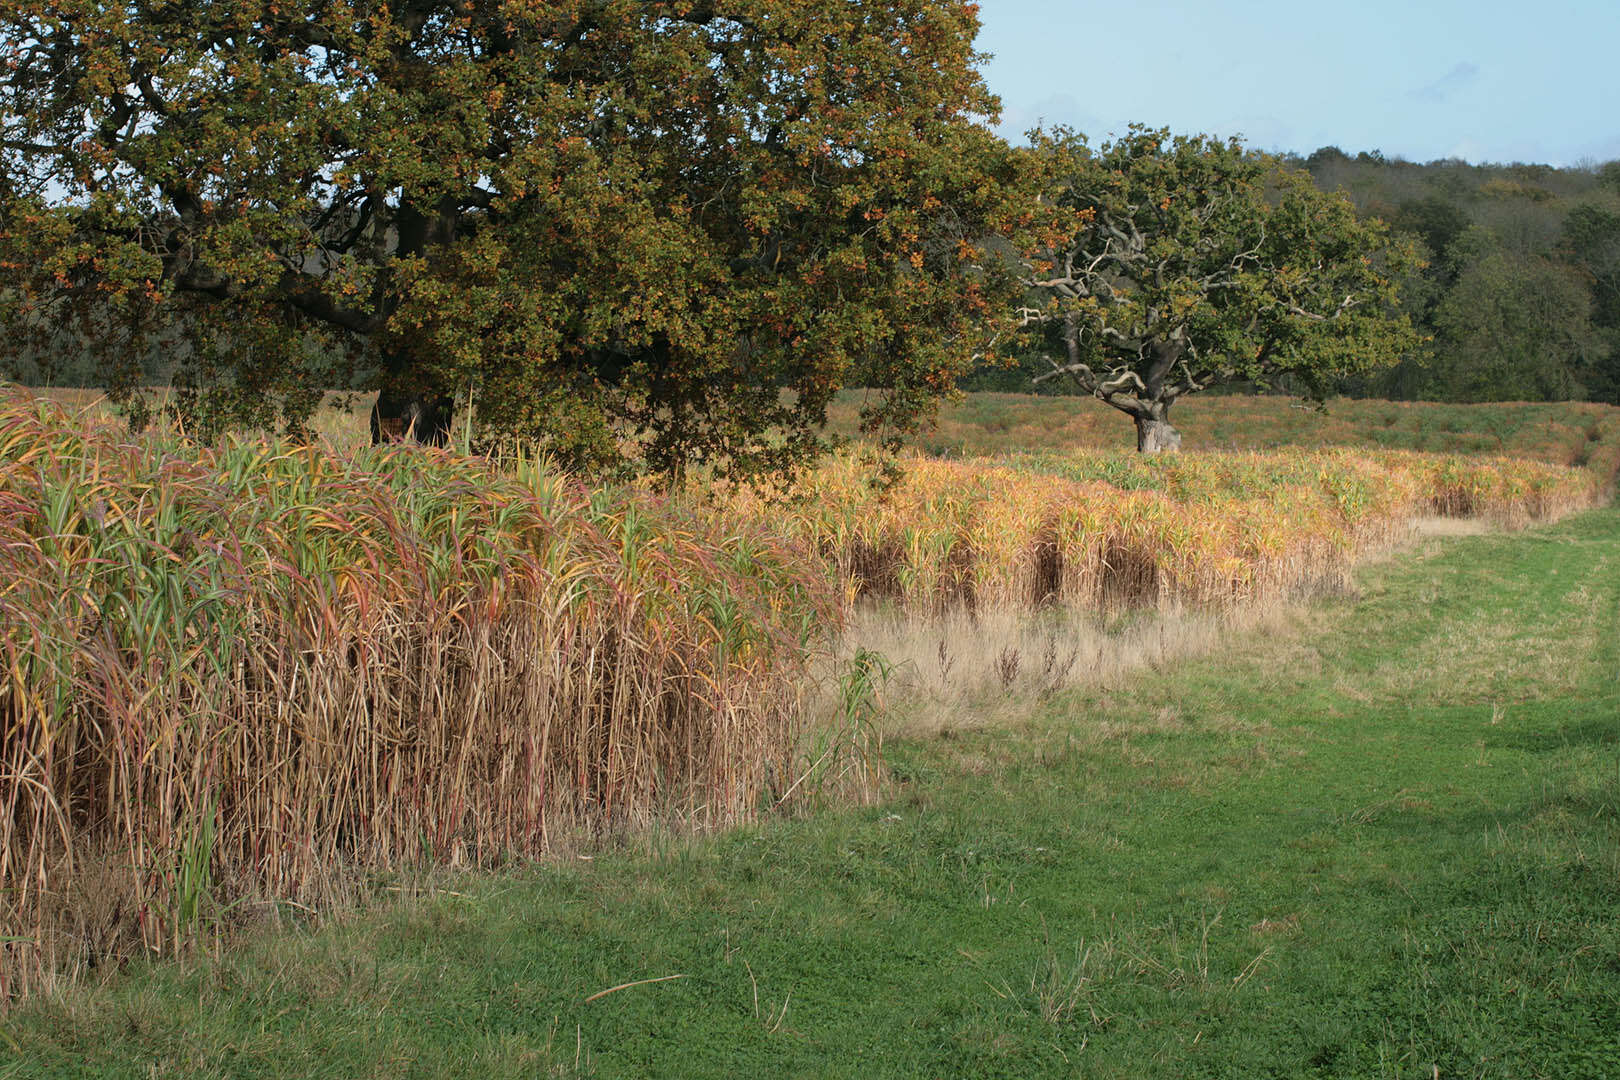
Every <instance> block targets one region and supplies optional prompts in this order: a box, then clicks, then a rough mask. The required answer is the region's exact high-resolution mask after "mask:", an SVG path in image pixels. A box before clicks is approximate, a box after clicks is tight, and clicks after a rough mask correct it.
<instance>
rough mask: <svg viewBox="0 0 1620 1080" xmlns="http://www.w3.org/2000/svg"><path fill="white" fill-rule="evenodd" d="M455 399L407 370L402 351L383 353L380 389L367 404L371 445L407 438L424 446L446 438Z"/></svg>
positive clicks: (408, 364) (406, 358) (408, 360)
mask: <svg viewBox="0 0 1620 1080" xmlns="http://www.w3.org/2000/svg"><path fill="white" fill-rule="evenodd" d="M455 406H456V401H455V398H454V397H452V396H451V395H449V394H446V393H444V392H443V391H441V390H438V389H436V388H434V387H432V386H431V385H427V384H425V381H424V380H423V379H422V378H421V377H419V376H417V377H413V376H412V373H411V358H410V357H409V356H408V355H407V354H406V353H405V352H404V351H402V350H395V349H385V350H384V352H383V379H382V390H381V392H380V393H378V395H377V403H376V404H375V405H373V406H372V407H371V445H373V446H376V445H378V444H380V443H388V442H400V441H402V440H405V439H410V440H413V441H415V442H418V443H422V444H423V445H426V446H444V445H446V444H447V443H448V442H449V441H450V421H451V419H452V418H453V417H454V416H455Z"/></svg>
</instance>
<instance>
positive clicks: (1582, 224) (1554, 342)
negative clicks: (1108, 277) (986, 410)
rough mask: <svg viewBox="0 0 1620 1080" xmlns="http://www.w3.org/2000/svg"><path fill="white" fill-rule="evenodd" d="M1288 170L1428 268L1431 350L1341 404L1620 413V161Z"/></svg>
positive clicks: (1359, 161) (1418, 298) (1319, 156)
mask: <svg viewBox="0 0 1620 1080" xmlns="http://www.w3.org/2000/svg"><path fill="white" fill-rule="evenodd" d="M1283 160H1284V162H1285V163H1286V164H1288V165H1292V166H1294V167H1297V168H1302V169H1305V170H1307V171H1308V172H1309V173H1310V174H1311V176H1312V177H1313V178H1314V179H1315V181H1316V183H1317V185H1318V186H1319V187H1321V188H1322V189H1324V190H1327V191H1335V190H1339V191H1343V192H1345V193H1346V194H1348V195H1349V196H1350V197H1351V198H1352V199H1353V200H1354V201H1355V204H1356V206H1357V208H1358V209H1359V210H1360V211H1361V213H1362V214H1364V215H1367V216H1371V217H1378V218H1381V219H1383V220H1384V221H1386V222H1388V223H1389V224H1390V225H1391V226H1393V227H1394V228H1395V229H1398V230H1400V231H1402V232H1404V233H1407V234H1408V235H1410V236H1411V237H1412V238H1413V239H1414V240H1415V241H1417V242H1418V243H1419V244H1421V249H1420V250H1421V253H1422V255H1423V257H1424V259H1425V261H1426V263H1427V266H1426V267H1425V268H1424V269H1423V270H1421V271H1419V272H1418V273H1416V274H1414V275H1412V276H1410V277H1409V278H1408V279H1407V280H1406V281H1404V282H1403V283H1402V288H1401V296H1402V304H1403V307H1404V308H1405V310H1406V312H1407V313H1408V314H1409V315H1410V317H1411V319H1412V321H1413V323H1414V325H1415V326H1416V327H1417V328H1418V330H1419V333H1420V344H1419V345H1418V347H1417V348H1416V349H1415V350H1413V351H1412V352H1411V353H1409V354H1408V355H1406V356H1404V357H1403V358H1402V359H1401V361H1400V362H1399V363H1398V364H1396V365H1395V366H1394V367H1391V368H1388V369H1385V370H1383V371H1380V372H1378V373H1377V374H1375V375H1372V376H1369V377H1363V378H1359V379H1354V380H1348V381H1346V382H1345V383H1344V384H1343V385H1341V387H1340V390H1341V392H1342V393H1344V394H1345V395H1348V396H1352V397H1382V398H1393V399H1398V400H1433V401H1562V400H1571V399H1573V400H1591V401H1604V402H1611V403H1617V404H1620V161H1612V162H1609V163H1608V164H1606V165H1601V166H1597V165H1593V166H1583V167H1579V168H1569V169H1557V168H1553V167H1552V166H1550V165H1523V164H1512V165H1470V164H1468V163H1466V162H1463V161H1457V160H1450V161H1434V162H1429V163H1428V164H1417V163H1415V162H1410V161H1402V160H1400V159H1398V158H1397V159H1388V158H1385V157H1383V156H1382V155H1381V154H1379V153H1377V152H1372V153H1360V154H1356V155H1354V156H1352V155H1350V154H1346V153H1345V152H1343V151H1342V150H1339V149H1338V148H1337V147H1324V148H1323V149H1321V150H1318V151H1316V152H1315V153H1313V154H1311V155H1310V156H1309V157H1299V156H1294V155H1290V156H1286V157H1284V159H1283ZM1045 366H1046V365H1045V364H1044V362H1042V361H1041V360H1040V359H1039V358H1036V357H1031V358H1029V360H1028V362H1027V363H1026V365H1025V367H1024V369H1023V370H1021V371H1017V372H1011V371H1002V372H989V371H986V372H981V373H978V374H977V375H975V376H973V377H972V378H971V379H970V381H969V383H968V384H967V385H968V386H969V388H972V389H1003V390H1013V389H1025V388H1027V380H1028V376H1029V374H1030V373H1032V372H1034V371H1039V370H1041V369H1043V368H1044V367H1045ZM1049 385H1050V386H1051V388H1052V392H1062V391H1063V390H1065V389H1066V388H1065V387H1063V386H1062V385H1060V384H1058V383H1053V384H1049ZM1280 389H1285V390H1286V389H1287V387H1281V388H1280Z"/></svg>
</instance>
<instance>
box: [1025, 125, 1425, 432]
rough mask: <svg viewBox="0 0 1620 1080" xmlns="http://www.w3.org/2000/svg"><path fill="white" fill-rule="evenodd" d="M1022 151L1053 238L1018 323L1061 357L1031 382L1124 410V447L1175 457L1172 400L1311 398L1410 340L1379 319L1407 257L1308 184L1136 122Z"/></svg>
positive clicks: (1265, 164) (1040, 256) (1390, 320)
mask: <svg viewBox="0 0 1620 1080" xmlns="http://www.w3.org/2000/svg"><path fill="white" fill-rule="evenodd" d="M1033 153H1034V154H1035V155H1037V156H1038V157H1040V158H1042V159H1043V160H1044V164H1045V165H1046V166H1047V167H1048V168H1049V169H1050V170H1051V175H1052V176H1053V177H1054V178H1055V181H1056V183H1055V188H1054V191H1053V194H1052V196H1051V198H1052V199H1053V200H1054V201H1055V203H1056V204H1057V206H1058V207H1059V208H1060V209H1063V210H1066V211H1067V212H1068V214H1069V221H1070V226H1069V228H1068V229H1067V230H1066V239H1065V240H1064V241H1063V242H1061V243H1059V244H1058V245H1056V246H1054V247H1051V248H1047V249H1045V250H1041V251H1038V252H1037V253H1036V255H1035V257H1034V258H1033V259H1032V260H1030V262H1029V263H1028V267H1027V269H1028V273H1027V276H1026V278H1025V281H1024V285H1025V288H1026V289H1027V290H1028V294H1027V295H1028V296H1029V298H1030V301H1031V302H1030V304H1029V306H1027V307H1024V308H1022V309H1021V310H1020V312H1019V322H1020V323H1021V325H1023V326H1025V327H1031V328H1037V329H1038V331H1039V332H1040V333H1042V334H1043V335H1044V337H1045V339H1046V340H1047V341H1048V342H1050V343H1053V344H1061V346H1062V348H1063V350H1064V358H1063V361H1062V362H1061V363H1058V362H1056V361H1054V362H1053V371H1052V372H1050V373H1049V374H1047V375H1044V376H1040V378H1042V379H1045V378H1052V377H1056V376H1060V375H1061V376H1065V377H1068V378H1072V379H1073V380H1074V381H1075V383H1076V384H1077V385H1078V386H1079V388H1080V389H1081V390H1082V391H1083V392H1084V393H1086V394H1090V395H1092V396H1094V397H1097V398H1099V399H1101V400H1102V401H1104V402H1106V403H1108V404H1109V405H1112V406H1113V407H1114V408H1116V409H1119V410H1120V411H1122V412H1124V413H1127V414H1128V415H1130V416H1131V417H1132V419H1134V420H1135V422H1136V431H1137V449H1139V450H1142V451H1146V452H1150V453H1151V452H1156V451H1173V450H1176V449H1178V448H1179V447H1180V443H1181V436H1180V434H1179V433H1178V432H1177V431H1176V430H1175V428H1174V427H1173V426H1171V424H1170V421H1169V413H1170V407H1171V406H1172V405H1174V404H1175V403H1176V401H1177V399H1179V398H1180V397H1182V396H1183V395H1185V394H1190V393H1193V392H1195V391H1198V390H1203V389H1205V388H1206V387H1209V386H1212V385H1215V384H1217V383H1220V382H1225V381H1229V380H1236V379H1242V380H1248V381H1251V382H1254V383H1257V384H1261V385H1266V384H1269V383H1270V382H1271V381H1272V380H1275V379H1277V378H1279V377H1281V376H1291V385H1292V386H1294V387H1296V388H1298V389H1299V390H1301V391H1303V392H1304V393H1305V394H1306V395H1307V396H1315V397H1318V398H1319V397H1320V395H1321V393H1322V392H1323V390H1324V389H1325V387H1326V386H1327V385H1328V383H1329V380H1331V379H1332V378H1333V377H1335V376H1339V375H1344V374H1349V373H1353V372H1358V371H1362V370H1366V369H1368V368H1370V367H1372V366H1375V365H1378V364H1382V363H1387V362H1392V361H1394V360H1395V359H1396V358H1397V357H1398V355H1399V353H1400V351H1401V350H1402V349H1403V348H1405V347H1407V346H1408V345H1409V344H1410V343H1411V340H1412V333H1411V330H1410V328H1409V326H1408V324H1407V321H1406V319H1405V318H1404V317H1395V316H1393V315H1392V314H1391V305H1393V304H1394V302H1395V292H1394V287H1393V284H1392V282H1393V280H1394V279H1395V277H1396V276H1397V275H1398V274H1399V272H1400V271H1401V270H1402V269H1403V268H1404V267H1405V266H1406V265H1407V264H1408V263H1409V261H1410V260H1411V259H1412V258H1413V256H1412V253H1411V251H1410V249H1409V248H1408V247H1406V246H1404V245H1402V244H1400V243H1398V242H1396V241H1393V240H1391V239H1390V237H1389V235H1388V233H1387V231H1386V230H1385V228H1384V227H1383V226H1382V224H1380V223H1378V222H1367V221H1359V220H1357V218H1356V215H1355V210H1354V207H1353V206H1352V205H1351V204H1350V202H1349V200H1347V199H1345V198H1343V197H1341V196H1339V195H1333V194H1324V193H1323V192H1321V191H1319V190H1318V189H1317V188H1316V187H1315V186H1314V185H1313V184H1312V183H1311V179H1310V177H1309V175H1307V174H1305V173H1303V172H1299V171H1295V170H1289V169H1286V168H1284V167H1283V166H1282V165H1281V164H1280V163H1278V162H1277V161H1275V160H1274V159H1272V158H1268V157H1266V156H1264V155H1259V154H1254V153H1249V152H1246V151H1245V150H1244V149H1243V148H1242V146H1241V144H1240V143H1239V142H1238V141H1237V140H1232V141H1229V142H1222V141H1219V140H1217V139H1212V138H1208V137H1204V136H1192V137H1183V136H1177V137H1175V138H1171V137H1170V135H1169V133H1168V132H1167V131H1162V130H1149V129H1145V128H1140V127H1133V128H1132V129H1131V131H1130V133H1129V134H1128V135H1127V136H1125V137H1123V138H1120V139H1117V140H1115V141H1112V142H1108V143H1104V144H1103V145H1102V146H1100V147H1098V148H1096V149H1092V148H1091V147H1089V146H1088V145H1087V144H1086V142H1085V139H1084V138H1083V137H1082V136H1078V135H1075V134H1074V133H1072V132H1069V131H1067V130H1063V129H1058V130H1056V131H1053V132H1049V133H1047V132H1036V133H1035V136H1034V148H1033Z"/></svg>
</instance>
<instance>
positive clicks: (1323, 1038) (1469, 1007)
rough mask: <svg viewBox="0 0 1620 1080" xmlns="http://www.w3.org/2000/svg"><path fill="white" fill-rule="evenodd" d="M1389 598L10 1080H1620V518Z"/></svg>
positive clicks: (301, 973)
mask: <svg viewBox="0 0 1620 1080" xmlns="http://www.w3.org/2000/svg"><path fill="white" fill-rule="evenodd" d="M1360 590H1361V592H1360V595H1359V596H1358V597H1356V598H1353V599H1344V600H1340V601H1337V602H1334V603H1332V604H1330V605H1327V606H1325V607H1324V608H1322V609H1319V610H1318V611H1316V612H1314V613H1312V614H1311V615H1309V616H1307V617H1304V618H1303V620H1302V622H1303V623H1304V625H1301V626H1300V627H1299V628H1298V632H1297V633H1290V634H1286V635H1281V636H1268V637H1259V638H1256V639H1254V640H1239V641H1234V642H1233V643H1232V647H1231V648H1230V649H1229V650H1227V651H1226V652H1225V653H1224V654H1223V655H1222V656H1220V657H1218V658H1212V659H1209V660H1207V661H1203V662H1198V663H1188V664H1182V665H1177V666H1175V667H1174V668H1173V669H1169V670H1166V671H1163V672H1160V673H1156V674H1152V675H1148V676H1146V677H1141V678H1134V679H1132V680H1131V681H1129V682H1128V683H1126V684H1124V685H1123V686H1121V687H1120V688H1119V689H1118V690H1116V691H1115V692H1112V693H1108V694H1102V693H1074V694H1068V695H1063V696H1059V697H1057V698H1055V699H1053V700H1051V701H1048V702H1045V703H1041V704H1038V705H1036V704H1032V714H1031V716H1030V718H1029V720H1028V722H1027V723H1026V724H1024V725H1022V726H1020V727H1019V728H1018V729H1016V730H1005V729H996V730H974V731H961V732H955V733H949V734H947V735H945V736H939V737H931V738H929V739H928V740H926V741H912V742H904V743H895V744H891V746H890V755H891V758H892V761H893V765H894V770H895V774H896V776H897V778H898V780H899V783H898V784H897V790H896V792H895V794H894V796H893V798H891V799H890V800H889V801H888V802H887V803H885V804H884V805H881V806H877V807H872V808H865V809H860V810H847V811H838V812H827V813H823V814H819V815H816V816H814V817H811V818H806V819H804V820H798V821H785V822H784V821H776V822H771V823H768V824H765V825H762V826H759V827H756V828H750V829H745V830H741V831H738V832H736V833H733V834H730V835H728V836H725V837H722V838H719V839H714V840H708V841H698V842H693V841H686V840H674V839H672V840H669V841H667V842H664V841H661V840H654V841H653V842H652V843H651V844H650V845H649V846H650V850H649V851H641V852H630V851H626V852H624V853H621V854H615V855H607V856H600V857H598V858H597V859H596V860H595V861H593V862H588V863H587V862H583V861H578V862H573V863H569V864H567V865H565V866H562V867H547V868H539V869H535V870H532V871H526V872H524V873H522V874H515V875H512V876H508V877H503V878H500V879H497V880H493V881H487V880H486V881H485V882H483V883H482V884H473V885H466V886H458V887H457V891H458V892H459V893H460V895H442V894H441V895H439V896H438V897H436V898H434V899H432V900H430V901H423V902H419V903H416V904H413V905H406V906H402V907H401V909H400V910H398V911H396V912H392V913H389V914H385V915H379V916H375V917H370V918H366V919H357V920H352V921H350V922H348V923H346V924H344V925H340V926H333V927H328V928H327V929H325V930H323V931H321V932H319V933H317V934H312V935H291V936H289V935H283V936H279V937H275V938H270V939H265V940H258V941H253V942H250V943H248V944H246V945H245V946H243V947H242V948H239V949H237V950H235V951H233V952H231V953H229V954H228V955H227V957H226V958H225V959H224V960H222V961H217V962H213V963H208V964H204V965H200V966H198V965H193V966H190V967H184V968H183V967H179V966H164V967H160V968H157V969H155V970H150V971H143V972H138V973H135V974H133V975H132V976H129V977H125V978H124V979H122V980H120V981H119V982H118V983H117V984H116V985H115V986H113V987H112V988H110V989H107V990H101V991H96V992H93V993H87V994H85V995H82V996H80V997H77V998H75V999H73V1000H71V1001H69V1002H67V1003H59V1004H56V1005H53V1006H50V1007H48V1008H45V1009H42V1010H41V1009H36V1010H35V1011H31V1012H27V1013H24V1014H22V1015H18V1016H13V1017H12V1018H10V1019H8V1020H7V1021H5V1025H4V1027H5V1030H6V1032H7V1034H8V1035H9V1038H10V1039H12V1040H15V1045H16V1051H13V1050H11V1049H8V1048H4V1047H0V1055H4V1058H3V1059H0V1074H8V1073H9V1074H12V1075H50V1074H59V1075H76V1074H84V1073H95V1074H98V1075H128V1076H145V1075H149V1074H151V1071H152V1070H154V1069H155V1070H156V1071H157V1072H158V1073H159V1074H166V1075H172V1074H175V1073H185V1072H190V1073H195V1074H198V1075H217V1076H233V1077H237V1076H241V1077H250V1076H300V1077H303V1076H379V1077H380V1076H406V1075H420V1076H441V1075H444V1076H468V1077H472V1076H478V1077H484V1076H534V1075H542V1076H544V1075H564V1076H566V1075H575V1074H576V1073H577V1074H583V1075H600V1076H668V1077H702V1076H713V1077H732V1076H735V1077H748V1076H769V1077H794V1076H805V1077H863V1078H864V1077H886V1076H918V1077H934V1076H941V1077H944V1076H987V1077H991V1076H996V1077H999V1076H1118V1077H1152V1076H1163V1077H1188V1076H1231V1077H1260V1076H1276V1077H1300V1076H1324V1077H1329V1076H1331V1077H1348V1076H1388V1077H1397V1076H1400V1077H1406V1076H1413V1077H1417V1076H1421V1077H1432V1076H1434V1075H1436V1070H1438V1075H1439V1076H1441V1077H1534V1076H1547V1077H1602V1076H1608V1075H1620V681H1617V680H1620V512H1617V511H1615V510H1603V511H1597V512H1593V513H1588V514H1585V515H1582V516H1580V517H1578V518H1575V519H1572V520H1570V521H1569V522H1566V523H1565V524H1563V525H1561V526H1558V527H1554V528H1547V529H1541V530H1536V531H1532V532H1527V533H1520V534H1513V535H1488V536H1479V537H1467V538H1459V539H1452V540H1446V541H1443V542H1429V543H1428V544H1426V545H1424V546H1423V547H1421V548H1420V549H1418V550H1416V551H1414V552H1411V553H1407V554H1403V555H1401V556H1399V557H1397V558H1395V559H1393V560H1391V561H1389V562H1386V563H1384V564H1382V565H1379V566H1375V567H1371V568H1369V569H1367V570H1366V571H1364V572H1363V573H1362V574H1361V575H1360ZM672 974H680V975H683V976H684V978H681V979H677V980H670V981H665V982H659V983H649V984H645V985H639V986H632V987H629V988H626V989H623V990H619V991H617V992H615V993H612V994H608V995H606V996H603V997H600V998H598V999H597V1000H594V1001H591V1002H589V1003H586V1001H585V999H586V998H587V997H588V996H590V995H592V994H595V993H596V992H597V991H600V990H603V989H606V988H608V987H611V986H615V985H617V984H620V983H625V982H629V981H632V980H638V979H647V978H655V977H659V976H664V975H672Z"/></svg>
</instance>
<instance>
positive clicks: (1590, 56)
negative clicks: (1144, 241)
mask: <svg viewBox="0 0 1620 1080" xmlns="http://www.w3.org/2000/svg"><path fill="white" fill-rule="evenodd" d="M979 17H980V19H981V21H982V22H983V24H984V25H983V30H982V31H981V33H980V35H979V42H978V44H979V48H980V49H981V50H983V51H985V52H989V53H993V54H994V57H993V59H992V60H991V61H990V62H989V63H988V64H987V65H986V67H985V68H984V74H985V79H986V81H987V82H988V83H989V84H990V88H991V89H992V90H994V91H995V92H996V93H997V94H999V95H1000V96H1001V101H1002V123H1001V126H1000V130H1001V131H1002V133H1003V134H1004V135H1007V136H1008V137H1009V138H1016V137H1017V136H1019V135H1021V134H1022V133H1023V132H1024V131H1026V130H1028V129H1029V128H1030V127H1031V126H1033V125H1034V124H1035V123H1036V122H1037V121H1039V120H1045V121H1046V122H1048V123H1054V122H1056V123H1065V124H1069V125H1070V126H1072V127H1075V128H1077V129H1079V130H1080V131H1083V132H1085V133H1086V134H1087V135H1090V136H1092V138H1093V140H1094V141H1095V140H1096V139H1097V138H1098V137H1099V136H1103V135H1106V134H1108V133H1109V132H1113V131H1123V130H1124V129H1125V127H1126V125H1127V124H1129V123H1131V122H1132V121H1141V122H1143V123H1147V124H1150V125H1152V126H1155V127H1169V128H1171V129H1173V130H1175V131H1178V132H1194V131H1200V132H1210V133H1214V134H1218V135H1242V136H1244V138H1245V139H1246V141H1247V142H1248V143H1249V144H1250V145H1252V146H1254V147H1256V148H1259V149H1263V150H1293V151H1297V152H1299V153H1303V154H1308V153H1310V152H1311V151H1312V150H1314V149H1316V148H1317V147H1319V146H1327V145H1335V146H1338V147H1340V148H1341V149H1344V150H1346V151H1349V152H1351V153H1354V152H1356V151H1359V150H1382V151H1383V152H1384V154H1385V155H1386V156H1389V157H1395V156H1397V155H1398V156H1401V157H1405V158H1408V159H1410V160H1413V161H1430V160H1433V159H1435V158H1446V157H1461V158H1465V159H1467V160H1469V161H1472V162H1482V161H1495V162H1507V161H1535V162H1547V163H1550V164H1555V165H1573V164H1577V163H1579V162H1581V161H1582V160H1583V159H1592V160H1597V161H1607V160H1612V159H1616V158H1620V0H1531V2H1528V3H1526V2H1524V0H1518V2H1514V3H1506V2H1502V0H1472V2H1463V0H1333V2H1323V0H1295V2H1293V3H1288V2H1283V0H1204V2H1199V0H1115V2H1113V3H1102V2H1098V0H1083V2H1076V0H1045V2H1042V0H981V6H980V11H979Z"/></svg>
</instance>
